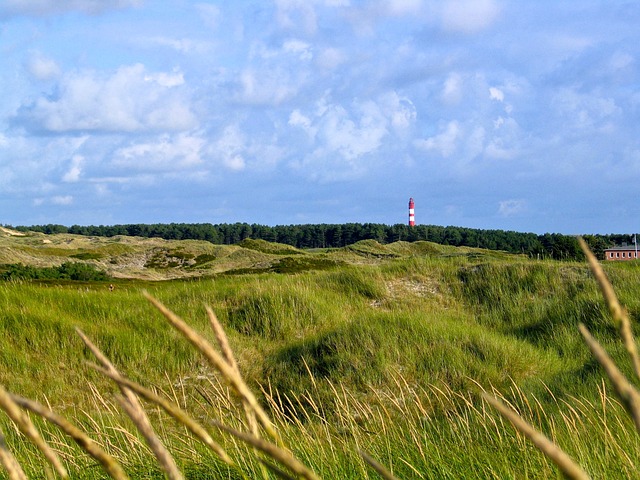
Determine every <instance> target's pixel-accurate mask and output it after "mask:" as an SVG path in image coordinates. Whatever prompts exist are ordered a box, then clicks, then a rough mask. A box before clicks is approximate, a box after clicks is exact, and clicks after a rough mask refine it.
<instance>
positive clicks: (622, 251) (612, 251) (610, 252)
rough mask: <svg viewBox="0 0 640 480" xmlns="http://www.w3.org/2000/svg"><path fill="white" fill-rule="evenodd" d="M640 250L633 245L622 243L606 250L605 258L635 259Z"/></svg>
mask: <svg viewBox="0 0 640 480" xmlns="http://www.w3.org/2000/svg"><path fill="white" fill-rule="evenodd" d="M638 255H639V252H638V251H637V250H636V247H635V246H633V245H630V246H628V245H622V246H621V247H611V248H607V249H605V251H604V259H605V260H635V259H636V258H638Z"/></svg>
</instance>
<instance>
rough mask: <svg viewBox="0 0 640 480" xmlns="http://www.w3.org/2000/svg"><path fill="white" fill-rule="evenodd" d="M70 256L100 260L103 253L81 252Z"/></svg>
mask: <svg viewBox="0 0 640 480" xmlns="http://www.w3.org/2000/svg"><path fill="white" fill-rule="evenodd" d="M69 256H70V257H71V258H77V259H78V260H98V259H100V258H102V255H100V254H99V253H97V252H80V253H74V254H73V255H69Z"/></svg>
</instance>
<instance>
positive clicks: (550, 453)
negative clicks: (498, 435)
mask: <svg viewBox="0 0 640 480" xmlns="http://www.w3.org/2000/svg"><path fill="white" fill-rule="evenodd" d="M482 398H484V399H485V400H486V401H487V402H488V403H489V404H490V405H491V406H493V407H494V408H495V409H496V410H498V412H500V414H501V415H502V416H503V417H504V418H506V419H507V420H509V421H510V422H511V424H512V425H513V426H514V427H515V428H516V430H518V431H519V432H520V433H522V434H523V435H524V436H526V437H527V438H528V439H529V440H531V442H532V443H533V444H534V445H535V446H536V448H538V450H540V451H541V452H542V453H544V454H545V455H546V456H547V457H548V458H549V459H550V460H551V461H552V462H553V463H555V464H556V466H557V467H558V468H559V469H560V471H561V472H562V473H563V474H564V476H565V477H567V478H570V479H573V480H587V479H589V476H588V475H587V473H586V472H585V471H584V470H583V469H582V468H581V467H580V466H579V465H578V464H577V463H575V462H574V461H573V460H572V459H571V457H569V455H567V454H566V453H565V452H564V451H563V450H562V449H561V448H560V447H558V446H557V445H556V444H555V443H553V442H552V441H551V440H549V439H548V438H547V437H546V436H545V435H543V434H542V433H540V432H538V431H537V430H535V429H534V428H533V427H532V426H531V425H529V424H528V423H527V422H526V421H525V420H523V419H522V417H520V415H518V414H517V413H516V412H515V411H513V410H512V409H511V408H509V407H507V406H506V405H505V404H504V403H502V402H501V401H500V400H498V399H497V398H495V397H493V396H491V395H489V394H487V393H483V394H482Z"/></svg>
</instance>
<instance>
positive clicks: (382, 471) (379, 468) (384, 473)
mask: <svg viewBox="0 0 640 480" xmlns="http://www.w3.org/2000/svg"><path fill="white" fill-rule="evenodd" d="M358 453H359V454H360V456H361V457H362V459H363V460H364V461H365V462H367V463H368V464H369V466H370V467H371V468H373V469H374V470H375V471H376V472H377V473H378V475H380V476H381V477H382V478H384V479H385V480H397V479H396V477H394V476H393V474H392V473H391V472H390V471H389V470H387V469H386V468H385V467H384V466H383V465H381V464H380V463H378V462H377V461H376V460H374V459H373V457H371V456H370V455H368V454H367V453H366V452H364V451H363V450H359V451H358Z"/></svg>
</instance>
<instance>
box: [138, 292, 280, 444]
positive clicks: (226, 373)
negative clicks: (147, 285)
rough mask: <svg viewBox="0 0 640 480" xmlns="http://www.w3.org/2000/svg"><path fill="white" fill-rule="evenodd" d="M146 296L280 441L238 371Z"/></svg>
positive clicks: (188, 327)
mask: <svg viewBox="0 0 640 480" xmlns="http://www.w3.org/2000/svg"><path fill="white" fill-rule="evenodd" d="M144 296H145V297H146V298H147V299H148V300H149V301H150V302H151V303H152V304H153V305H154V306H155V307H156V308H157V309H158V310H159V311H160V312H161V313H162V314H163V315H164V317H165V318H166V319H167V320H168V321H169V323H171V325H172V326H173V327H174V328H175V329H176V330H178V331H179V332H180V333H182V334H183V335H184V336H185V338H186V339H187V340H189V341H190V342H191V344H192V345H194V346H195V347H196V348H197V349H198V350H199V351H200V352H202V354H203V355H204V356H205V357H206V358H207V360H209V362H210V363H211V364H212V365H213V367H215V368H216V369H217V370H218V371H219V372H220V373H221V374H222V375H223V377H224V378H225V379H226V380H227V381H228V382H229V383H230V385H231V386H232V387H233V389H234V390H235V391H236V393H237V394H238V396H239V397H240V398H241V399H242V401H243V402H246V403H247V404H248V405H249V406H250V407H251V409H252V410H253V411H254V412H255V414H256V417H257V418H258V420H259V421H260V423H261V424H262V426H263V427H264V429H265V430H266V432H267V433H268V434H269V435H270V436H271V437H272V438H273V439H274V440H276V441H280V436H279V435H278V432H277V431H276V429H275V427H274V426H273V424H272V423H271V420H270V419H269V417H268V416H267V414H266V413H265V411H264V410H263V408H262V407H261V406H260V404H259V403H258V400H257V399H256V397H255V396H254V395H253V393H252V392H251V390H250V389H249V387H248V386H247V384H246V383H245V382H244V380H243V379H242V377H241V376H240V375H239V374H238V373H237V371H236V370H234V369H233V367H231V366H230V365H229V364H228V363H227V361H226V360H225V359H224V357H223V356H222V355H220V354H219V353H218V352H217V351H216V350H215V349H214V348H213V347H212V346H211V344H210V343H209V342H207V341H206V340H205V339H204V338H203V337H202V336H201V335H199V334H198V333H197V332H196V331H195V330H193V329H192V328H191V327H190V326H189V325H187V324H186V323H185V321H184V320H182V319H181V318H180V317H178V316H177V315H176V314H175V313H173V312H172V311H171V310H169V309H168V308H167V307H165V306H164V305H163V304H162V303H161V302H160V301H159V300H157V299H155V298H154V297H152V296H151V295H150V294H149V293H147V292H144Z"/></svg>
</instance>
